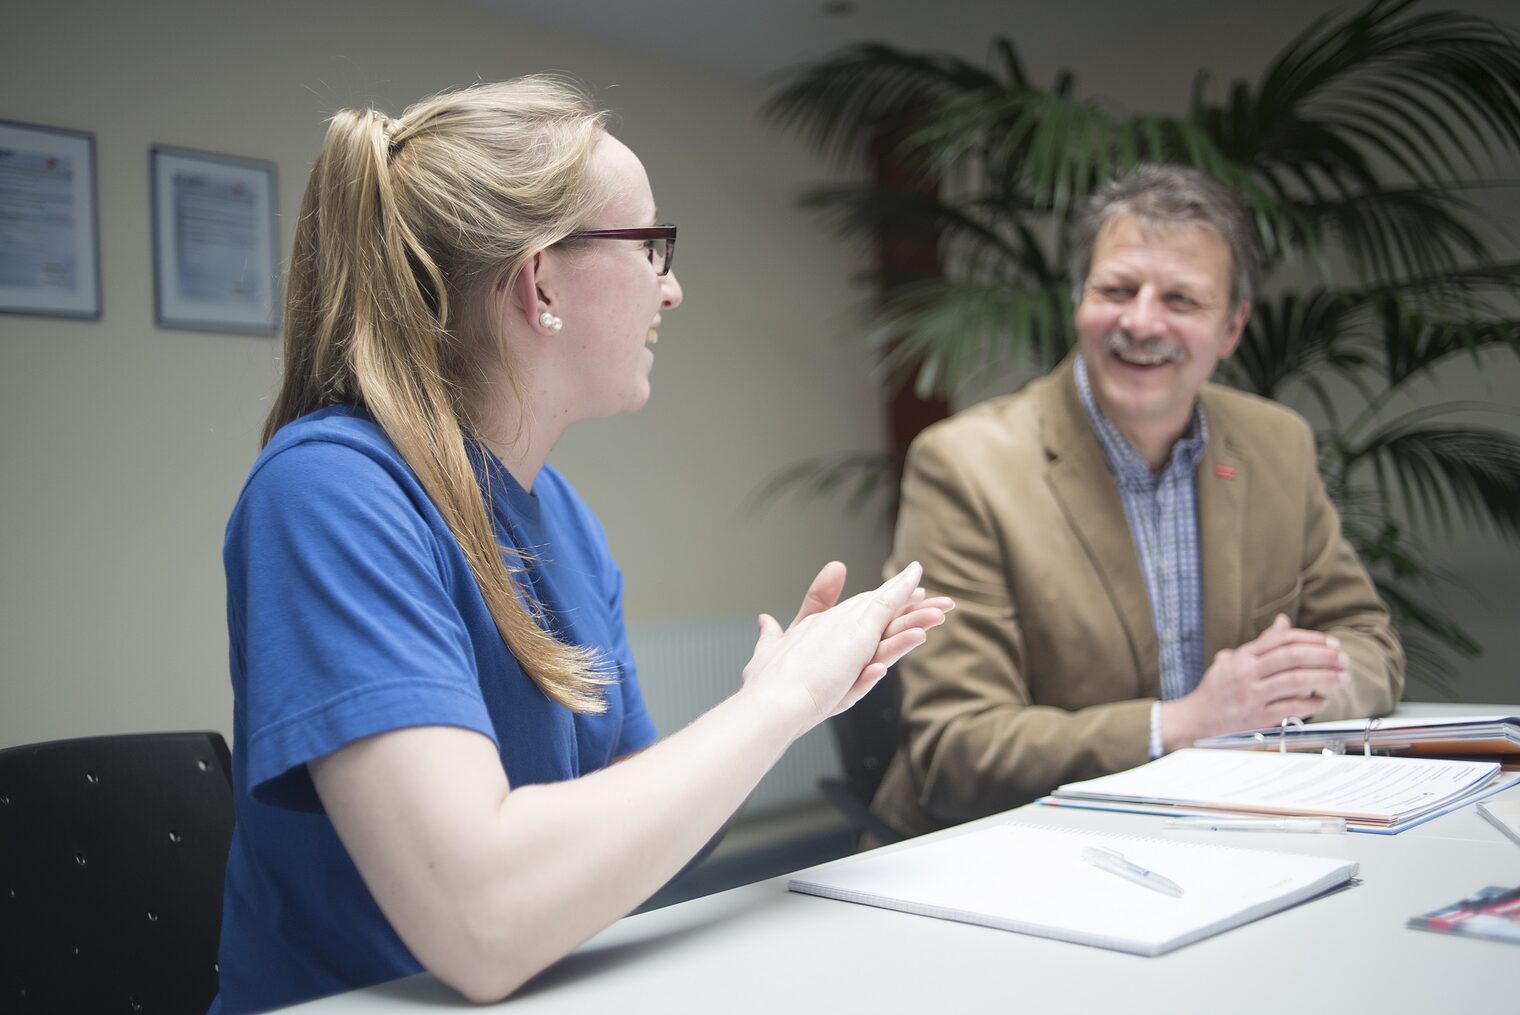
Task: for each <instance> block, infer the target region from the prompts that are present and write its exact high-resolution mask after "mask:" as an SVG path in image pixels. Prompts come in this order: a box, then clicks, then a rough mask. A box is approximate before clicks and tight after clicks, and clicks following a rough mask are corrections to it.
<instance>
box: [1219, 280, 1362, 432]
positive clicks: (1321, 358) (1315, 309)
mask: <svg viewBox="0 0 1520 1015" xmlns="http://www.w3.org/2000/svg"><path fill="white" fill-rule="evenodd" d="M1356 309H1357V307H1356V303H1355V301H1354V300H1352V299H1349V298H1348V297H1347V296H1346V295H1345V294H1343V293H1339V292H1336V291H1334V290H1331V289H1326V288H1318V289H1312V290H1310V291H1308V292H1306V293H1297V292H1285V293H1281V294H1279V295H1277V296H1276V297H1273V298H1270V299H1262V300H1260V301H1258V302H1257V303H1256V304H1255V305H1254V306H1253V307H1252V308H1251V318H1250V320H1249V322H1248V323H1247V324H1246V330H1245V333H1244V334H1243V335H1242V336H1241V341H1240V346H1239V347H1238V348H1237V349H1236V350H1235V354H1234V355H1233V356H1231V357H1230V359H1228V360H1227V361H1225V363H1224V364H1223V366H1222V368H1221V374H1222V376H1223V377H1224V379H1225V380H1227V381H1228V382H1229V383H1231V384H1233V385H1235V386H1236V387H1239V388H1243V389H1245V390H1247V391H1251V392H1254V393H1255V394H1258V395H1261V396H1262V397H1263V398H1278V397H1279V396H1280V393H1281V392H1282V390H1283V388H1284V387H1285V386H1286V385H1287V384H1288V383H1289V382H1291V381H1293V380H1295V379H1300V378H1303V377H1306V376H1309V375H1310V374H1311V373H1312V372H1313V371H1315V370H1316V369H1318V368H1319V367H1326V368H1328V369H1330V370H1331V371H1333V372H1334V373H1336V374H1338V375H1340V376H1341V377H1342V378H1343V379H1345V380H1346V381H1348V382H1350V383H1352V384H1357V383H1358V380H1359V374H1360V372H1361V370H1362V369H1363V368H1365V367H1366V366H1367V364H1368V359H1367V356H1366V355H1365V354H1364V353H1363V352H1362V351H1361V350H1360V349H1358V348H1357V347H1356V345H1355V343H1354V341H1353V340H1351V338H1350V337H1348V332H1349V329H1350V328H1352V327H1354V325H1355V311H1356ZM1368 397H1371V396H1370V393H1369V394H1368ZM1326 407H1327V408H1330V406H1329V405H1328V404H1327V406H1326Z"/></svg>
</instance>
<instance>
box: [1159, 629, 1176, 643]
mask: <svg viewBox="0 0 1520 1015" xmlns="http://www.w3.org/2000/svg"><path fill="white" fill-rule="evenodd" d="M1161 640H1162V641H1163V642H1164V643H1166V644H1167V645H1170V644H1171V643H1172V642H1174V641H1176V640H1177V636H1176V635H1174V634H1173V633H1172V632H1170V631H1162V632H1161Z"/></svg>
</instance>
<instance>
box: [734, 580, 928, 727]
mask: <svg viewBox="0 0 1520 1015" xmlns="http://www.w3.org/2000/svg"><path fill="white" fill-rule="evenodd" d="M922 576H923V569H922V568H921V567H920V566H919V565H918V564H917V563H916V562H915V563H912V564H909V565H908V566H907V567H905V568H903V570H902V571H901V572H899V573H898V574H897V575H896V576H895V577H892V578H889V579H888V580H887V581H886V582H884V583H883V584H882V585H881V586H880V587H879V588H876V589H874V590H872V591H869V592H862V593H860V594H858V595H855V596H852V597H851V598H849V599H846V600H845V601H844V602H839V596H840V594H841V593H842V592H843V590H844V580H845V567H844V565H843V564H841V563H839V562H838V561H831V562H830V563H828V564H826V565H824V568H823V570H821V571H819V572H818V577H816V578H814V579H813V583H812V584H811V585H810V586H809V587H808V590H807V595H805V596H804V597H803V600H802V606H801V607H800V608H799V609H798V611H797V616H796V617H795V618H794V619H793V620H792V623H791V624H790V625H789V626H788V627H787V628H786V629H785V630H784V631H783V630H782V628H781V625H780V624H779V623H777V621H776V619H775V618H774V617H772V616H770V615H769V614H761V615H760V638H759V640H758V641H757V642H756V643H755V652H754V655H753V656H752V657H751V658H750V661H749V663H748V664H747V665H746V666H745V667H744V682H745V688H746V690H752V691H754V692H757V693H762V694H765V695H766V696H768V697H769V698H770V700H772V701H775V702H777V703H779V704H781V705H782V707H784V708H786V709H788V710H791V711H794V712H795V713H796V719H797V722H798V729H797V732H798V734H799V735H800V734H801V733H803V732H805V731H807V730H808V729H810V728H811V727H813V726H814V725H816V724H817V723H819V722H821V721H822V720H824V719H826V718H827V717H829V716H831V715H835V714H837V713H839V712H843V711H844V710H845V709H847V708H849V707H850V706H851V705H853V704H855V702H857V701H859V700H860V698H861V697H862V696H864V695H865V693H866V692H867V691H869V690H870V689H871V688H872V687H873V686H875V684H876V682H877V681H878V680H880V679H881V678H882V677H883V676H884V675H885V674H886V672H887V669H888V667H890V666H891V665H892V664H893V663H895V662H897V661H898V660H899V659H901V658H902V657H903V656H905V655H907V654H908V653H909V652H911V651H912V650H913V649H914V648H916V647H918V646H919V645H922V644H923V643H924V640H925V638H926V637H927V632H928V629H929V628H931V627H937V626H938V625H939V624H941V623H943V622H944V620H945V613H946V612H948V611H949V610H951V609H953V608H954V606H955V604H954V603H953V602H952V601H951V600H950V599H948V598H946V597H944V596H932V597H931V596H927V595H925V593H924V590H923V589H922V588H920V587H919V585H918V582H919V579H920V578H921V577H922Z"/></svg>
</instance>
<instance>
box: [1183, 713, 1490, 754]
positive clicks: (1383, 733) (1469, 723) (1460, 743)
mask: <svg viewBox="0 0 1520 1015" xmlns="http://www.w3.org/2000/svg"><path fill="white" fill-rule="evenodd" d="M1194 746H1196V747H1233V748H1246V749H1255V750H1274V751H1275V750H1277V749H1278V747H1279V746H1281V747H1285V748H1286V749H1288V750H1290V751H1322V750H1327V749H1328V750H1330V751H1333V752H1335V753H1337V754H1341V753H1344V754H1361V753H1363V752H1364V751H1367V752H1371V753H1373V754H1398V755H1426V756H1429V755H1443V756H1446V757H1452V756H1473V755H1501V754H1520V717H1516V716H1511V715H1464V716H1452V717H1449V718H1445V719H1345V720H1341V721H1339V722H1311V723H1305V724H1303V725H1302V726H1288V727H1287V728H1286V729H1278V728H1276V727H1273V728H1272V729H1262V730H1245V731H1243V732H1240V733H1227V734H1225V735H1224V736H1218V737H1206V738H1204V739H1203V740H1200V741H1198V742H1197V744H1195V745H1194Z"/></svg>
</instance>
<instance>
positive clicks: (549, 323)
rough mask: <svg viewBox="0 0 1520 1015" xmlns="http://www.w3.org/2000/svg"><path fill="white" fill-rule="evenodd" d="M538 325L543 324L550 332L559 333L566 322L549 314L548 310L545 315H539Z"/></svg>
mask: <svg viewBox="0 0 1520 1015" xmlns="http://www.w3.org/2000/svg"><path fill="white" fill-rule="evenodd" d="M538 323H539V324H542V325H543V326H544V327H546V328H548V329H549V330H550V331H558V330H559V329H561V328H563V327H564V326H565V322H564V321H562V320H560V319H559V318H558V317H555V316H554V315H553V314H551V313H549V311H547V310H545V311H544V312H543V313H541V314H539V315H538Z"/></svg>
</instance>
